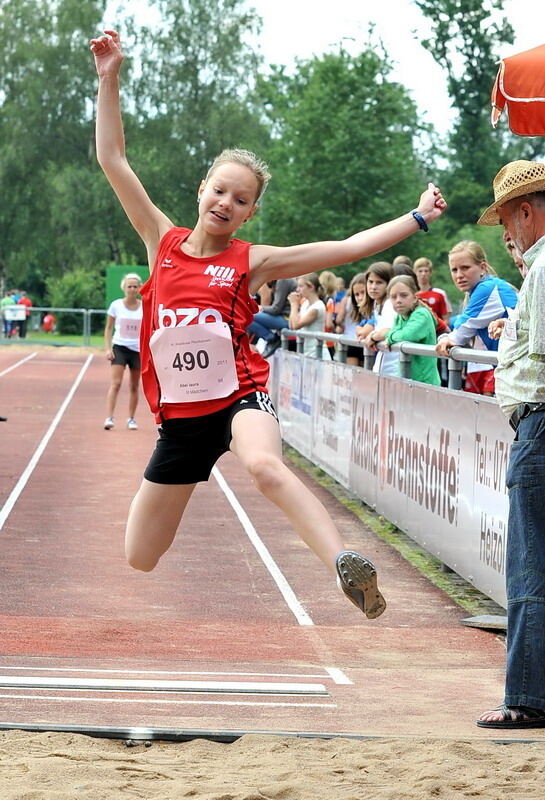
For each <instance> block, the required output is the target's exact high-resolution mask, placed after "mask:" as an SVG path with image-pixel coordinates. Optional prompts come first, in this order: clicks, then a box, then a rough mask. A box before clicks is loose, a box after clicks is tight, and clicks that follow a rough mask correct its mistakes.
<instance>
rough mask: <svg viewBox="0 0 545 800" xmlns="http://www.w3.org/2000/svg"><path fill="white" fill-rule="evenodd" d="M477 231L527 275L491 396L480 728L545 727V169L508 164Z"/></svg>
mask: <svg viewBox="0 0 545 800" xmlns="http://www.w3.org/2000/svg"><path fill="white" fill-rule="evenodd" d="M479 223H480V224H481V225H503V227H504V230H505V233H504V239H505V240H506V241H509V240H511V241H513V242H514V243H515V245H516V247H517V248H518V250H519V251H520V252H521V253H522V254H523V258H524V263H525V264H526V266H527V267H528V274H527V276H526V278H525V279H524V282H523V284H522V288H521V290H520V294H519V298H518V303H517V307H516V309H514V310H513V311H512V312H511V314H510V318H509V319H508V320H507V321H506V324H505V327H504V330H503V332H502V335H501V338H500V343H499V350H498V366H497V369H496V395H497V398H498V402H499V404H500V406H501V409H502V411H503V412H504V413H505V414H506V415H507V417H508V418H509V423H510V425H511V427H512V428H513V429H514V430H515V441H514V443H513V445H512V448H511V454H510V458H509V467H508V470H507V486H508V489H509V534H508V540H507V559H506V581H507V600H508V607H507V673H506V679H505V699H504V703H503V705H501V706H499V707H498V708H496V709H494V710H493V711H488V712H487V713H485V714H483V715H482V716H481V717H480V718H479V719H478V720H477V725H479V726H480V727H484V728H504V729H511V728H539V727H545V314H544V309H545V164H541V163H538V162H535V161H513V162H511V163H510V164H507V165H506V166H505V167H503V168H502V169H501V170H500V171H499V172H498V174H497V175H496V177H495V178H494V202H493V203H492V205H491V206H489V207H488V208H487V209H486V211H485V212H484V214H483V215H482V216H481V218H480V219H479Z"/></svg>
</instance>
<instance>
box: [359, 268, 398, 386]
mask: <svg viewBox="0 0 545 800" xmlns="http://www.w3.org/2000/svg"><path fill="white" fill-rule="evenodd" d="M365 276H366V284H365V288H366V293H367V299H366V301H365V303H364V304H363V307H362V311H363V314H364V316H365V317H366V319H367V320H368V322H367V323H366V324H365V325H362V326H360V327H358V328H357V329H356V334H357V336H358V339H361V340H362V341H363V343H364V345H365V346H366V347H368V348H369V349H370V350H376V349H377V346H376V341H375V339H374V338H373V337H374V334H375V332H377V335H378V331H380V332H381V336H380V338H381V339H382V338H384V336H385V335H386V334H387V333H388V331H389V330H390V328H392V327H393V324H394V320H395V317H396V312H395V311H394V307H393V305H392V302H391V300H390V299H389V298H388V283H389V282H390V280H391V279H392V277H393V269H392V265H391V264H389V263H388V262H387V261H377V262H375V263H374V264H371V266H370V267H369V269H368V270H367V272H366V273H365ZM398 361H399V354H398V353H395V352H394V353H390V352H386V353H384V352H381V351H379V352H377V355H376V358H375V363H374V364H373V372H378V373H380V374H381V375H399V372H398V370H397V364H398Z"/></svg>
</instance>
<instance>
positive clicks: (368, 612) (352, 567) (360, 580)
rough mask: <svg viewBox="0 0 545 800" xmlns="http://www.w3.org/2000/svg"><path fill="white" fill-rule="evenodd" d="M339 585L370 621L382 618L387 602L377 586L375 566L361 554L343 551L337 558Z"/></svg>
mask: <svg viewBox="0 0 545 800" xmlns="http://www.w3.org/2000/svg"><path fill="white" fill-rule="evenodd" d="M336 568H337V585H338V586H339V588H340V589H341V590H342V591H343V592H344V593H345V595H346V596H347V597H348V599H349V600H350V602H352V603H354V605H355V606H357V607H358V608H359V609H360V611H363V613H364V614H365V616H366V617H367V618H368V619H375V618H376V617H380V615H381V614H382V612H383V611H384V610H385V609H386V601H385V599H384V597H383V596H382V595H381V593H380V592H379V589H378V586H377V571H376V569H375V567H374V565H373V564H372V563H371V562H370V561H368V560H367V559H366V558H364V557H363V556H360V554H359V553H354V552H353V551H352V550H343V552H342V553H339V555H338V556H337V562H336Z"/></svg>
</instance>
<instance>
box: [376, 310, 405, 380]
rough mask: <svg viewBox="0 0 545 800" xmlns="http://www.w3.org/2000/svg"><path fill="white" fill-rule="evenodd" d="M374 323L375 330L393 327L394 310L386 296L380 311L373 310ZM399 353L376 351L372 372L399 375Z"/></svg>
mask: <svg viewBox="0 0 545 800" xmlns="http://www.w3.org/2000/svg"><path fill="white" fill-rule="evenodd" d="M375 315H376V320H377V321H376V325H375V330H376V331H380V330H382V329H383V328H393V326H394V320H395V318H396V312H395V311H394V307H393V305H392V301H391V300H390V299H389V298H388V299H387V300H385V301H384V305H383V306H382V308H381V309H380V311H379V312H378V314H377V312H376V311H375ZM398 362H399V353H391V352H389V351H388V352H384V353H383V352H382V351H380V350H379V351H378V353H377V357H376V358H375V363H374V364H373V372H378V373H380V374H381V375H396V376H399V371H398Z"/></svg>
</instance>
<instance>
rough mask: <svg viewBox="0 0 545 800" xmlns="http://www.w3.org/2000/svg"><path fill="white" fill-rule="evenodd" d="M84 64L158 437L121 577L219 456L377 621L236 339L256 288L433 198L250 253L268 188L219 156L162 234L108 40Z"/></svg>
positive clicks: (354, 563)
mask: <svg viewBox="0 0 545 800" xmlns="http://www.w3.org/2000/svg"><path fill="white" fill-rule="evenodd" d="M91 50H92V52H93V54H94V57H95V64H96V68H97V72H98V76H99V91H98V103H97V121H96V126H97V132H96V140H97V157H98V161H99V163H100V166H101V167H102V169H103V170H104V172H105V174H106V177H107V178H108V180H109V182H110V184H111V186H112V188H113V189H114V191H115V192H116V194H117V196H118V198H119V200H120V202H121V205H122V206H123V208H124V210H125V212H126V214H127V216H128V217H129V220H130V221H131V223H132V225H133V226H134V228H135V229H136V231H137V232H138V233H139V235H140V236H141V238H142V240H143V241H144V243H145V245H146V249H147V253H148V259H149V264H150V268H151V270H152V274H151V277H150V279H149V281H148V282H147V283H146V284H145V285H144V287H143V288H142V296H143V299H144V318H143V325H142V335H141V346H142V378H143V383H144V391H145V393H146V397H147V399H148V402H149V404H150V407H151V409H152V411H153V413H154V414H155V418H156V421H157V422H158V423H159V424H160V428H159V440H158V442H157V446H156V449H155V452H154V453H153V455H152V457H151V461H150V463H149V464H148V467H147V469H146V471H145V476H144V479H143V481H142V484H141V486H140V489H139V490H138V493H137V494H136V497H135V498H134V500H133V502H132V505H131V508H130V512H129V519H128V522H127V532H126V552H127V557H128V560H129V563H130V564H131V565H132V566H133V567H135V568H136V569H140V570H144V571H149V570H152V569H153V568H154V567H155V565H156V564H157V562H158V561H159V559H160V558H161V556H162V555H163V554H164V553H165V552H166V551H167V550H168V548H169V547H170V546H171V544H172V541H173V539H174V536H175V534H176V531H177V529H178V525H179V524H180V521H181V518H182V515H183V513H184V510H185V507H186V505H187V503H188V501H189V498H190V497H191V494H192V493H193V490H194V489H195V485H196V484H197V483H198V482H199V481H206V480H208V477H209V475H210V472H211V469H212V467H213V465H214V463H215V462H216V460H217V459H218V458H219V457H220V456H221V455H222V453H224V452H226V451H227V450H231V451H232V452H233V453H235V454H236V455H237V456H238V457H239V459H240V460H241V462H242V464H243V465H244V466H245V468H246V469H247V470H248V472H249V474H250V476H251V478H252V479H253V480H254V482H255V484H256V485H257V488H258V489H259V490H260V491H261V492H262V493H263V495H264V496H265V497H267V498H268V499H269V500H271V501H272V502H273V503H275V504H276V505H277V506H278V507H279V508H280V509H281V510H283V511H284V513H285V514H286V516H287V517H288V519H289V520H290V522H291V524H292V525H293V527H294V529H295V530H296V531H297V533H298V534H299V535H300V536H301V538H302V539H303V540H304V541H305V542H306V544H307V545H308V546H309V547H310V548H311V549H312V550H313V551H314V552H315V553H316V555H317V556H318V557H319V558H320V559H321V560H322V561H323V563H324V564H325V565H326V567H327V568H328V569H329V570H330V571H331V572H332V573H333V575H335V574H336V575H337V577H338V582H339V584H340V586H341V588H342V590H343V592H344V593H345V594H346V595H347V597H348V598H349V599H350V600H351V601H352V602H353V603H354V604H355V605H356V606H358V607H359V608H360V609H361V610H362V611H363V612H364V614H365V615H366V616H367V617H378V616H379V615H380V614H382V612H383V611H384V608H385V602H384V599H383V597H382V595H381V593H380V592H379V590H378V587H377V579H376V570H375V568H374V566H373V564H371V562H370V561H368V560H367V559H366V558H364V557H363V556H360V555H359V554H357V553H354V552H352V551H346V550H344V545H343V542H342V539H341V537H340V534H339V531H338V530H337V528H336V526H335V524H334V523H333V520H332V519H331V517H330V516H329V514H328V513H327V511H326V509H325V507H324V506H323V505H322V504H321V503H320V502H319V500H318V499H317V498H316V497H315V496H314V495H313V494H312V492H310V491H309V489H307V488H306V487H305V485H304V484H303V483H302V482H301V481H300V480H299V479H298V478H297V477H296V476H295V475H294V474H293V473H292V472H291V471H290V470H289V469H288V467H287V466H286V465H285V464H284V463H283V461H282V441H281V437H280V430H279V426H278V420H277V417H276V413H275V411H274V408H273V406H272V404H271V401H270V398H269V397H268V394H267V378H268V374H269V367H268V363H267V362H266V361H265V360H264V359H263V358H262V357H261V356H260V355H259V353H253V352H252V351H251V350H250V344H249V340H248V336H247V334H246V328H247V327H248V325H249V323H250V322H251V320H252V318H253V313H254V311H255V310H256V305H255V302H254V301H253V300H252V299H251V296H252V295H253V294H255V292H256V291H257V290H258V288H259V287H260V286H262V285H263V284H264V283H266V282H268V281H270V280H274V279H281V278H289V277H296V276H298V275H307V274H308V273H310V272H312V271H314V270H316V269H321V268H324V267H325V268H330V267H335V266H339V265H340V264H343V263H346V262H351V261H355V260H357V259H359V258H362V257H364V256H368V255H370V254H371V253H374V252H377V251H379V250H383V249H385V248H387V247H391V246H392V245H394V244H395V243H396V242H399V241H401V240H402V239H405V238H406V237H407V236H410V235H411V234H412V233H415V232H416V231H417V230H418V229H419V227H420V226H421V225H424V226H425V222H424V220H425V221H427V222H428V223H429V222H432V221H433V220H435V219H437V218H438V217H439V216H440V215H441V214H442V213H443V211H444V209H445V208H446V203H445V201H444V199H443V197H442V196H441V192H440V191H439V189H437V188H436V187H435V186H434V185H433V184H429V186H428V189H427V190H426V191H425V192H424V193H423V194H422V196H421V198H420V201H419V204H418V210H417V211H416V212H415V213H416V215H417V216H414V214H413V213H407V214H404V215H402V216H401V217H399V218H398V219H395V220H392V221H390V222H386V223H384V224H382V225H379V226H377V227H376V228H373V229H371V230H368V231H362V232H360V233H356V234H355V235H353V236H350V237H349V238H347V239H344V240H342V241H326V242H315V243H311V244H301V245H296V246H293V247H272V246H267V245H252V244H250V243H248V242H244V241H241V240H240V239H235V238H233V235H234V233H235V232H236V231H237V229H238V228H239V227H240V226H241V225H243V224H244V223H245V222H246V221H247V220H249V219H250V218H251V217H252V216H253V215H254V214H255V213H256V211H257V208H258V202H259V198H260V197H261V195H262V193H263V191H264V189H265V187H266V184H267V181H268V179H269V174H268V172H267V168H266V166H265V164H263V162H261V161H260V160H259V159H258V158H257V157H256V156H255V155H253V154H252V153H249V152H247V151H244V150H228V151H224V152H223V153H222V154H220V155H219V156H218V157H217V158H216V159H215V161H214V163H213V164H212V166H211V168H210V170H209V171H208V174H207V175H206V176H205V178H204V179H203V180H202V182H201V184H200V186H199V187H197V190H196V201H197V208H198V218H197V222H196V225H195V227H194V228H193V229H190V228H180V227H176V226H175V225H174V224H173V222H172V221H171V220H170V219H169V218H168V217H167V216H166V215H165V214H163V212H162V211H161V210H160V209H159V208H157V206H155V205H154V204H153V203H152V201H151V200H150V198H149V197H148V195H147V193H146V191H145V189H144V187H143V186H142V184H141V183H140V180H139V179H138V178H137V176H136V175H135V173H134V172H133V170H132V169H131V167H130V165H129V163H128V161H127V158H126V155H125V142H124V134H123V126H122V120H121V113H120V103H119V71H120V67H121V63H122V61H123V55H122V52H121V44H120V39H119V36H118V34H117V33H116V32H115V31H113V30H107V31H105V35H104V36H101V37H99V38H97V39H93V40H92V41H91Z"/></svg>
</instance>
